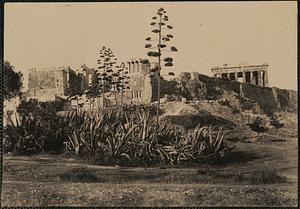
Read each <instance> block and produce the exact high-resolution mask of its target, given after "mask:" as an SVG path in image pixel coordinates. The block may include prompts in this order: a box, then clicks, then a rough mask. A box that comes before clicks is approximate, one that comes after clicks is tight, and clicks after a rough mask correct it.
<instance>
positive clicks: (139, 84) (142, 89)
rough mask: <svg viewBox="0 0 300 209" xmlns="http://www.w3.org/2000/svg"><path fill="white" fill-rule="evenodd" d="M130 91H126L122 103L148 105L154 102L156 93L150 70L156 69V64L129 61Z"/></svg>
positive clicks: (135, 60) (143, 61) (141, 60)
mask: <svg viewBox="0 0 300 209" xmlns="http://www.w3.org/2000/svg"><path fill="white" fill-rule="evenodd" d="M127 68H128V76H129V77H130V80H129V86H130V89H129V90H126V92H125V96H124V102H133V103H145V104H146V103H150V102H152V101H153V100H154V98H155V94H156V91H155V90H154V88H153V80H152V75H153V73H152V72H151V69H155V68H157V63H155V62H153V63H151V62H148V61H147V60H146V61H145V60H144V59H131V60H129V61H128V62H127Z"/></svg>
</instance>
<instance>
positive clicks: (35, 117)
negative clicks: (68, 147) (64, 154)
mask: <svg viewBox="0 0 300 209" xmlns="http://www.w3.org/2000/svg"><path fill="white" fill-rule="evenodd" d="M61 107H62V104H61V103H58V102H45V103H44V102H38V101H37V100H29V101H28V102H26V101H22V102H21V103H20V105H19V106H18V107H17V112H18V116H19V117H16V123H14V122H13V121H12V120H11V117H9V118H8V120H9V123H8V125H6V127H4V151H5V152H14V153H16V154H36V153H40V152H43V151H45V152H48V151H54V152H61V151H62V150H63V148H64V146H63V142H64V140H65V138H66V123H65V122H66V120H65V119H64V118H63V117H60V116H57V115H56V110H58V109H59V108H61Z"/></svg>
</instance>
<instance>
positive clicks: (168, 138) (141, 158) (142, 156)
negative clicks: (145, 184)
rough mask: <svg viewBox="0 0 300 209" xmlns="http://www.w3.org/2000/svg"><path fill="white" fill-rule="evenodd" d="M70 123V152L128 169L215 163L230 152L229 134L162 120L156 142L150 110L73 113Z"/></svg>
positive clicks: (67, 144)
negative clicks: (159, 165) (192, 128)
mask: <svg viewBox="0 0 300 209" xmlns="http://www.w3.org/2000/svg"><path fill="white" fill-rule="evenodd" d="M66 118H67V119H66V120H67V121H68V123H69V124H68V125H67V127H68V128H69V130H68V133H69V134H68V139H69V140H68V142H66V147H67V149H68V150H70V151H72V152H75V153H76V154H77V155H79V156H83V157H89V158H95V157H96V158H97V159H99V160H101V163H105V164H107V163H109V162H110V163H111V164H115V163H117V164H125V165H152V164H160V163H164V164H170V165H174V164H178V163H179V162H181V161H189V160H192V161H196V162H199V163H201V162H203V161H210V162H215V161H217V160H219V159H221V158H226V157H227V155H228V153H229V151H230V149H229V148H228V147H227V146H226V144H225V141H224V139H225V134H224V133H223V131H222V129H219V128H217V127H212V126H210V127H202V128H200V127H197V128H196V129H195V130H194V132H192V133H187V132H186V131H185V130H183V129H181V128H178V127H175V126H174V125H172V124H171V123H170V122H169V121H168V120H167V119H166V118H161V119H160V126H159V129H158V139H157V141H156V140H154V137H155V135H154V129H155V115H152V114H151V113H150V112H149V110H143V109H136V110H135V111H132V110H130V111H124V109H122V108H114V109H106V110H101V111H98V112H96V113H94V114H88V113H87V112H84V111H81V110H80V111H77V110H76V111H72V112H70V113H69V114H68V115H67V116H66Z"/></svg>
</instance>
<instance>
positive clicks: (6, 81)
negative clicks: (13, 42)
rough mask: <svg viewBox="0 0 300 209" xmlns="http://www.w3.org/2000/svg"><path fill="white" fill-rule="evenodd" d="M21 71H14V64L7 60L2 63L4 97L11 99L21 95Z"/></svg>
mask: <svg viewBox="0 0 300 209" xmlns="http://www.w3.org/2000/svg"><path fill="white" fill-rule="evenodd" d="M22 76H23V75H22V73H21V72H16V71H15V68H14V66H12V65H11V64H10V63H9V62H8V61H4V63H3V96H4V98H5V99H11V98H13V97H15V96H20V95H21V90H22V88H23V83H22Z"/></svg>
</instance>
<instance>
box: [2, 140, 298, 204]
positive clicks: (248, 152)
mask: <svg viewBox="0 0 300 209" xmlns="http://www.w3.org/2000/svg"><path fill="white" fill-rule="evenodd" d="M266 137H268V136H266ZM268 139H270V138H264V139H263V140H260V141H258V142H252V143H240V144H239V145H238V147H237V148H236V149H235V152H234V153H233V157H234V159H233V161H232V162H231V163H230V164H228V165H225V166H210V167H209V169H211V170H216V171H222V172H224V171H226V172H228V173H230V172H231V173H234V172H245V173H247V172H249V171H251V170H254V171H255V170H259V169H261V168H262V167H274V168H277V169H278V170H279V171H280V173H281V175H283V176H286V177H287V182H286V183H276V184H264V185H251V184H245V183H239V182H236V183H232V182H229V183H228V182H217V183H210V182H209V183H201V182H200V183H199V182H193V181H192V180H191V182H189V176H194V175H195V173H196V172H197V170H198V169H199V168H200V167H199V168H167V169H160V168H148V169H144V168H124V167H114V166H98V165H92V164H87V163H86V162H84V161H79V160H74V159H69V158H67V157H65V156H51V155H39V156H4V162H3V164H4V166H3V182H2V195H1V205H2V206H52V205H53V206H63V205H70V206H297V202H298V199H297V193H298V190H297V158H298V156H297V150H298V146H297V141H296V140H292V139H291V140H286V141H272V140H268ZM78 167H85V168H87V169H89V170H91V171H92V172H93V173H94V174H95V175H97V177H98V178H99V179H98V181H97V182H94V183H73V182H65V181H62V180H61V179H59V178H58V176H59V175H60V174H62V173H64V172H66V171H68V170H70V169H72V168H78ZM176 176H177V177H178V182H181V183H176V178H175V177H176ZM171 177H172V178H171ZM181 178H185V179H181ZM174 179H175V180H174Z"/></svg>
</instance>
